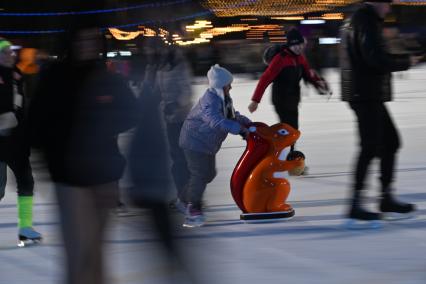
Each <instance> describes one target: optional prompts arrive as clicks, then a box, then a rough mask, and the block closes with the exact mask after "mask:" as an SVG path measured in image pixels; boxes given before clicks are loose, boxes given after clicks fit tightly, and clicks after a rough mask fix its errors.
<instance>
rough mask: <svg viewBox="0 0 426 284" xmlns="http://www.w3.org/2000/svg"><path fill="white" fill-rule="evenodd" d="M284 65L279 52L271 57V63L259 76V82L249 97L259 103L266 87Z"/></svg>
mask: <svg viewBox="0 0 426 284" xmlns="http://www.w3.org/2000/svg"><path fill="white" fill-rule="evenodd" d="M284 65H285V61H284V57H283V56H282V55H281V54H277V55H275V57H274V58H273V59H272V61H271V63H270V64H269V66H268V68H267V69H266V70H265V72H264V73H263V74H262V76H261V77H260V79H259V82H258V83H257V86H256V89H255V91H254V94H253V96H252V97H251V100H252V101H254V102H257V103H260V100H261V99H262V96H263V93H264V92H265V90H266V88H267V87H268V86H269V85H270V84H271V83H272V81H274V79H275V78H276V77H277V76H278V74H279V73H280V72H281V70H282V69H283V68H284Z"/></svg>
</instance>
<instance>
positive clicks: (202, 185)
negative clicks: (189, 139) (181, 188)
mask: <svg viewBox="0 0 426 284" xmlns="http://www.w3.org/2000/svg"><path fill="white" fill-rule="evenodd" d="M185 157H186V160H187V162H188V168H189V172H190V178H189V181H188V185H187V186H188V187H187V194H188V195H187V201H188V202H191V203H192V204H193V205H195V206H201V201H202V197H203V194H204V191H205V190H206V186H207V184H208V183H210V182H211V181H212V180H213V179H214V177H215V176H216V161H215V156H214V155H209V154H204V153H199V152H194V151H188V150H185Z"/></svg>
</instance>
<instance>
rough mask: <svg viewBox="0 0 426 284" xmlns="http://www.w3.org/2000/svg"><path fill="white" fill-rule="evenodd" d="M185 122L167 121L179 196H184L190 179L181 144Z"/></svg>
mask: <svg viewBox="0 0 426 284" xmlns="http://www.w3.org/2000/svg"><path fill="white" fill-rule="evenodd" d="M182 124H183V123H167V138H168V143H169V151H170V156H171V159H172V168H171V172H172V176H173V180H174V184H175V186H176V190H177V196H178V197H179V198H180V199H181V198H183V197H184V196H183V195H184V191H185V189H184V188H185V186H186V184H187V183H188V180H189V170H188V165H187V162H186V158H185V154H184V152H183V149H182V148H181V147H180V146H179V136H180V130H181V128H182Z"/></svg>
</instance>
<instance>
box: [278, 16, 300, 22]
mask: <svg viewBox="0 0 426 284" xmlns="http://www.w3.org/2000/svg"><path fill="white" fill-rule="evenodd" d="M271 19H273V20H284V21H301V20H304V19H305V18H304V17H302V16H293V17H271Z"/></svg>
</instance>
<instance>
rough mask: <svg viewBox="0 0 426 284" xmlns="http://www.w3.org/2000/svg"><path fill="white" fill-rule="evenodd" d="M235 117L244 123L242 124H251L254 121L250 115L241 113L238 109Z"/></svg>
mask: <svg viewBox="0 0 426 284" xmlns="http://www.w3.org/2000/svg"><path fill="white" fill-rule="evenodd" d="M235 119H236V120H237V121H238V122H239V123H240V124H242V125H244V126H246V125H249V124H251V123H252V121H251V120H250V119H249V118H248V117H246V116H244V115H242V114H240V113H239V112H238V111H236V112H235Z"/></svg>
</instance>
